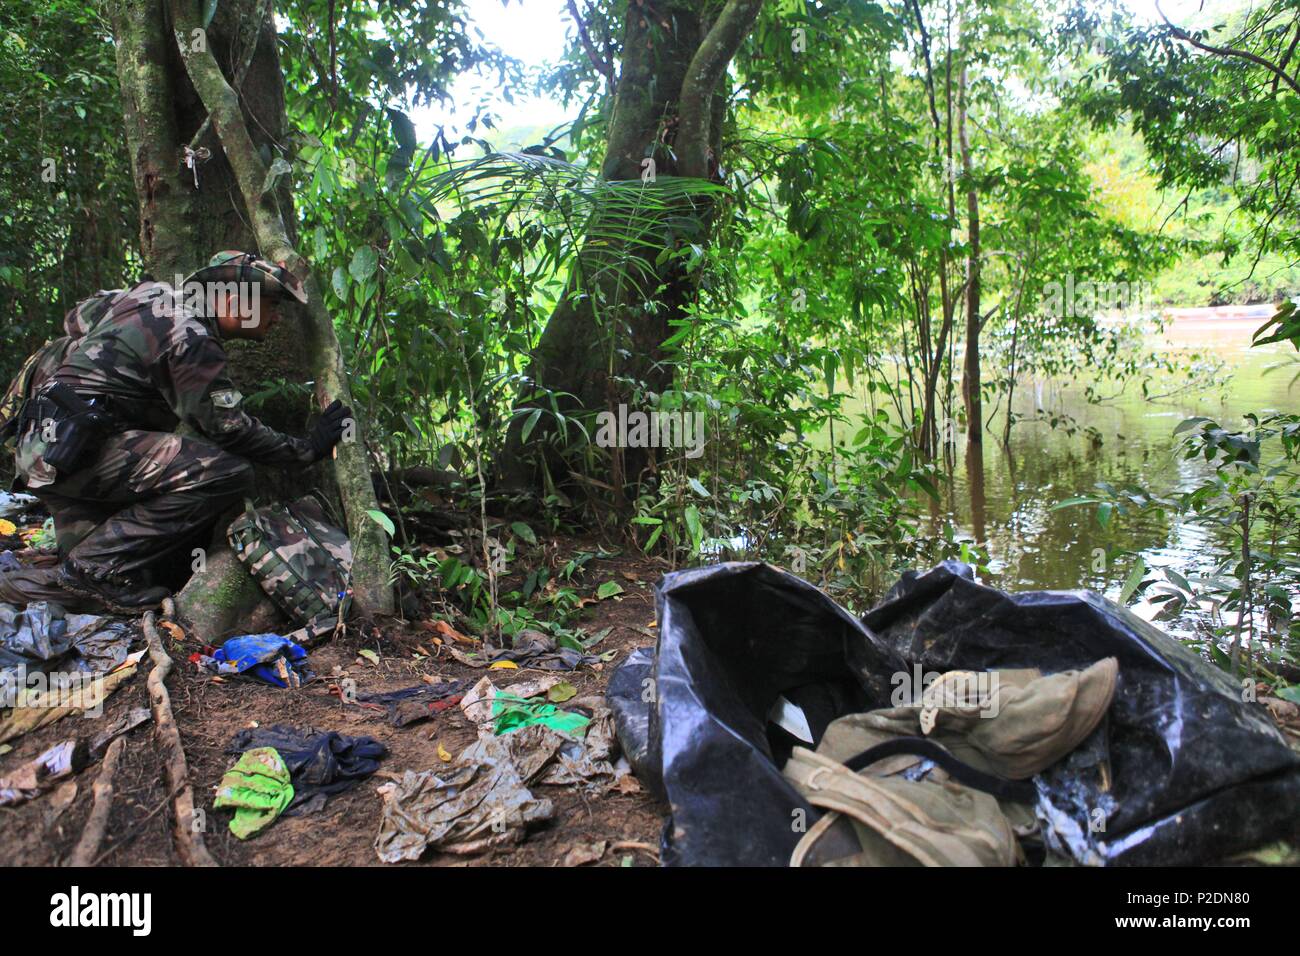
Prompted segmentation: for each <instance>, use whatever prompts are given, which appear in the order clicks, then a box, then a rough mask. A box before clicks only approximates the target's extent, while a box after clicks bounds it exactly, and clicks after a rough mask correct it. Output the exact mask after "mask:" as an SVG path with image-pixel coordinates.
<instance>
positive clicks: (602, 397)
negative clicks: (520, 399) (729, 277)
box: [497, 0, 762, 491]
mask: <svg viewBox="0 0 1300 956" xmlns="http://www.w3.org/2000/svg"><path fill="white" fill-rule="evenodd" d="M761 6H762V0H726V2H724V3H717V2H713V3H699V2H686V0H645V2H644V3H639V4H629V5H628V13H627V16H626V19H625V21H624V27H623V38H622V66H621V71H620V74H619V77H618V82H617V84H616V86H615V92H614V108H613V116H612V118H611V120H610V125H609V131H608V134H607V147H606V152H605V160H604V163H603V165H602V168H601V175H602V177H603V178H604V179H606V180H610V181H627V180H631V181H635V180H637V179H638V178H641V177H642V176H643V173H644V171H645V166H644V165H643V164H644V162H645V160H646V159H647V158H650V159H652V160H653V161H654V166H653V169H654V174H655V177H656V178H658V177H660V176H687V177H693V178H698V179H709V178H714V176H715V174H716V169H717V163H718V156H719V153H720V151H721V139H722V123H723V119H724V113H725V100H726V97H725V95H724V90H723V88H722V87H723V83H722V81H723V79H724V77H725V76H726V71H727V67H728V65H729V64H730V63H731V60H732V58H733V57H734V56H735V55H736V52H737V51H738V50H739V48H740V45H741V43H743V42H744V40H745V37H746V36H748V34H749V31H750V30H751V29H752V27H753V25H754V21H755V19H756V18H757V16H758V11H759V9H760V7H761ZM709 218H710V217H709V215H708V213H707V211H706V212H704V214H703V215H700V216H699V217H698V218H697V226H698V231H697V234H696V235H694V236H691V237H689V240H690V241H698V242H702V241H704V238H705V235H706V234H707V231H708V227H709ZM601 231H602V232H603V231H605V230H601ZM681 238H685V237H681ZM595 245H596V246H597V247H598V251H593V250H591V249H588V250H586V251H584V252H583V253H582V254H581V256H580V258H581V259H583V260H585V262H582V263H580V267H579V268H578V269H576V270H575V275H576V276H578V277H579V278H578V279H575V280H573V281H571V283H570V288H569V290H567V291H568V292H569V293H574V292H581V293H583V294H580V295H574V294H569V295H566V296H565V297H564V299H563V300H562V301H561V303H560V305H559V306H558V307H557V308H556V309H555V311H554V312H553V313H552V314H551V317H550V319H549V321H548V322H547V325H546V328H545V330H544V331H543V333H542V336H541V339H540V340H539V342H538V345H537V347H536V348H535V349H534V351H533V354H532V356H531V362H530V368H529V377H530V379H531V380H532V381H533V382H534V383H536V385H537V386H539V387H541V388H545V389H549V390H551V391H556V392H567V393H569V394H571V395H572V396H574V397H575V400H569V401H568V402H567V408H569V409H572V408H574V407H581V408H584V409H587V410H589V411H591V410H599V409H606V408H609V409H613V408H614V407H615V406H616V405H617V404H618V403H619V402H626V401H628V399H629V395H628V389H627V388H626V387H625V386H624V385H622V384H620V382H621V381H623V382H625V381H634V382H640V383H643V385H644V387H645V388H646V389H647V390H648V391H652V392H662V391H664V390H665V389H666V388H668V387H670V386H671V384H672V371H671V368H670V367H669V366H668V365H667V364H666V363H665V362H664V358H665V354H664V350H663V343H664V342H665V341H666V340H667V339H668V338H669V335H670V329H671V328H672V326H671V323H672V321H673V320H674V319H679V318H681V317H682V316H683V314H684V310H685V308H686V307H687V305H688V304H689V302H690V300H691V298H692V296H693V294H694V283H693V281H692V280H691V279H690V277H688V276H687V275H686V273H685V271H684V270H682V269H681V268H680V267H678V266H677V265H675V264H674V262H675V260H672V261H669V262H668V263H665V264H663V265H660V266H657V267H656V272H657V273H658V274H657V275H655V276H653V277H652V278H651V279H650V280H648V281H646V282H644V283H642V287H643V289H644V288H646V287H648V288H649V289H650V291H651V292H652V294H653V296H654V301H653V303H652V306H651V307H650V308H647V307H646V304H645V303H644V301H642V297H641V296H640V295H638V294H636V292H635V291H634V290H633V289H629V288H628V287H627V283H625V282H623V281H621V279H620V277H619V274H618V270H610V269H601V268H598V267H599V266H600V265H601V264H602V263H608V262H609V261H610V257H611V256H613V257H617V256H619V255H620V254H622V252H623V250H611V249H610V248H609V247H608V243H607V242H600V243H596V244H595ZM638 258H639V259H641V260H642V262H644V260H645V259H646V258H647V257H646V256H645V255H644V254H642V255H640V256H639V257H638ZM648 258H649V259H650V260H651V261H653V259H654V257H653V256H650V257H648ZM597 274H599V275H601V276H602V278H600V279H597V280H596V281H594V282H592V283H590V284H589V285H588V286H587V287H586V288H581V289H578V288H575V286H574V282H576V281H581V276H583V275H597ZM656 286H657V291H655V290H656ZM525 404H529V403H527V402H526V403H525ZM562 407H566V405H565V404H564V403H562ZM524 421H525V417H524V416H517V417H516V418H515V420H514V422H513V423H512V426H511V428H510V430H509V432H508V434H507V440H506V447H505V449H504V451H503V452H502V455H501V458H500V460H499V461H498V463H497V465H498V469H497V470H498V474H499V476H500V478H501V479H502V481H503V483H504V484H506V485H509V486H514V487H524V486H528V485H530V484H533V483H535V482H536V479H537V477H538V476H537V473H536V471H535V470H534V469H533V467H532V466H531V464H530V462H529V460H528V458H527V452H526V449H525V447H524V441H523V437H522V428H523V423H524ZM547 435H548V430H547V429H546V428H545V426H544V425H542V424H539V426H538V427H537V428H536V429H534V430H533V432H532V433H531V435H530V439H531V440H532V441H534V442H538V441H541V440H543V439H544V438H545V437H546V436H547ZM642 452H644V450H638V449H626V450H624V454H623V455H619V454H617V453H616V454H615V455H614V456H613V459H614V460H613V462H612V465H611V468H612V472H613V473H612V474H611V475H610V483H611V484H612V485H614V487H615V488H616V490H618V491H621V490H622V486H623V484H624V482H625V479H626V481H629V482H632V481H635V480H636V478H637V476H638V474H639V473H640V471H641V469H642V467H643V465H644V461H643V458H644V455H643V454H642Z"/></svg>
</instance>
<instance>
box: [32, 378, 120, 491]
mask: <svg viewBox="0 0 1300 956" xmlns="http://www.w3.org/2000/svg"><path fill="white" fill-rule="evenodd" d="M39 398H41V399H45V400H47V401H49V402H51V403H52V404H53V405H54V410H53V411H54V414H53V415H52V419H53V426H54V436H53V439H54V440H53V441H52V442H51V443H50V445H49V448H48V449H47V450H46V452H45V455H44V458H45V463H46V464H47V465H49V466H50V467H52V468H54V469H56V470H57V471H58V472H59V473H60V474H62V475H70V474H72V473H73V472H75V471H76V470H77V469H78V468H80V467H81V466H82V465H83V464H85V460H86V456H87V452H89V451H90V450H91V449H93V448H96V447H98V446H99V444H100V442H101V441H102V440H103V438H104V436H105V435H107V434H109V433H110V432H111V431H112V430H113V418H112V416H111V415H109V414H108V413H107V412H105V411H104V410H103V409H100V408H96V407H95V406H94V405H92V404H91V403H90V402H88V401H86V400H85V399H84V398H82V397H81V396H80V395H78V394H77V393H76V392H74V391H73V390H72V389H71V388H70V387H68V386H67V385H64V384H63V383H62V382H51V383H50V384H48V385H46V386H45V387H43V388H42V389H41V390H40V392H39Z"/></svg>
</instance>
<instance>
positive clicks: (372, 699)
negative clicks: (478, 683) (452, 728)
mask: <svg viewBox="0 0 1300 956" xmlns="http://www.w3.org/2000/svg"><path fill="white" fill-rule="evenodd" d="M464 687H465V685H464V682H463V681H458V680H453V681H443V682H442V683H440V684H417V685H415V686H414V687H403V688H402V689H401V690H390V691H387V692H385V693H382V694H357V700H358V701H360V702H362V703H366V704H382V705H383V706H384V708H385V709H386V710H387V712H388V722H389V723H390V724H392V725H393V726H394V727H405V726H407V725H408V724H413V723H415V722H416V721H418V720H424V719H425V718H426V717H432V716H433V715H434V714H436V713H437V712H438V709H439V708H435V705H436V704H438V703H440V702H442V701H446V700H448V699H449V698H452V697H456V696H457V695H458V694H460V693H461V692H462V691H463V690H464ZM441 709H445V708H441Z"/></svg>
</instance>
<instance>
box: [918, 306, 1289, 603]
mask: <svg viewBox="0 0 1300 956" xmlns="http://www.w3.org/2000/svg"><path fill="white" fill-rule="evenodd" d="M1256 311H1257V312H1258V314H1256V313H1255V312H1244V310H1242V309H1232V308H1226V309H1195V310H1190V309H1189V310H1177V311H1176V312H1175V313H1174V318H1173V320H1172V322H1171V323H1170V324H1169V325H1168V326H1167V328H1166V329H1165V330H1164V332H1163V333H1161V332H1152V333H1151V334H1150V335H1149V337H1148V343H1149V344H1151V345H1154V346H1156V347H1157V348H1159V349H1167V350H1169V351H1171V352H1174V353H1178V354H1180V355H1183V356H1190V355H1191V354H1192V353H1195V352H1200V353H1201V354H1203V355H1213V356H1217V357H1218V358H1220V359H1222V361H1223V362H1224V368H1223V372H1222V373H1221V374H1220V375H1218V376H1216V377H1215V384H1214V386H1213V387H1212V388H1209V389H1206V390H1201V391H1197V392H1191V393H1182V394H1175V395H1173V396H1171V397H1167V398H1163V399H1157V400H1148V399H1146V398H1144V397H1143V396H1142V394H1141V391H1140V389H1139V388H1137V387H1129V388H1124V389H1120V388H1116V387H1114V386H1110V387H1109V388H1108V390H1109V391H1110V392H1117V393H1119V394H1118V395H1116V396H1115V397H1114V398H1112V399H1111V400H1109V401H1106V402H1104V403H1102V404H1091V403H1089V402H1088V401H1086V400H1085V398H1084V394H1083V386H1084V385H1085V382H1083V381H1073V382H1063V381H1037V382H1028V383H1025V382H1022V383H1021V384H1020V385H1019V386H1018V387H1019V389H1020V392H1019V394H1018V396H1017V400H1016V411H1017V413H1018V414H1019V415H1020V416H1022V420H1021V421H1019V422H1018V423H1017V424H1016V426H1015V427H1014V428H1013V429H1012V433H1011V442H1010V451H1009V452H1008V451H1007V450H1005V449H1004V448H1003V447H1002V444H1001V442H1000V441H999V440H998V437H1000V433H1001V425H1000V424H997V423H995V430H996V432H997V435H998V437H995V436H994V434H990V433H986V438H985V443H984V480H983V483H982V488H981V483H980V482H979V481H978V480H974V481H973V480H972V475H971V470H970V469H969V468H968V467H967V463H966V462H964V461H960V460H959V461H958V467H957V469H956V474H955V476H954V480H953V481H952V482H951V483H950V484H949V485H947V486H946V487H945V488H944V489H943V503H942V505H941V506H940V508H939V509H938V511H939V515H938V517H941V518H942V517H948V518H950V519H951V520H952V521H953V522H954V524H955V525H956V527H957V528H958V529H959V534H960V536H961V537H964V538H967V539H971V540H975V541H978V542H980V543H981V545H982V546H983V547H984V548H985V549H986V551H987V553H988V556H989V562H988V567H989V571H990V572H991V574H990V575H987V576H986V577H989V578H990V580H989V583H991V584H995V585H997V586H999V587H1002V588H1005V589H1007V590H1033V589H1039V588H1078V587H1086V588H1092V589H1095V590H1098V591H1101V592H1103V593H1106V594H1108V595H1109V596H1111V597H1114V596H1115V595H1116V594H1118V592H1119V590H1120V588H1121V586H1122V583H1123V581H1124V579H1125V578H1126V577H1127V576H1128V574H1129V572H1130V570H1131V569H1132V567H1133V564H1134V560H1135V559H1134V558H1133V557H1125V558H1121V559H1119V560H1117V561H1115V562H1113V563H1112V562H1107V561H1105V560H1102V559H1099V557H1098V555H1099V553H1101V554H1104V553H1108V552H1113V551H1114V550H1115V549H1120V550H1123V551H1126V552H1132V553H1136V554H1140V555H1142V557H1143V558H1144V560H1145V561H1146V563H1147V565H1148V567H1156V568H1159V567H1172V568H1174V569H1175V570H1178V571H1179V572H1181V573H1183V574H1198V573H1205V572H1208V571H1209V570H1211V568H1212V566H1213V560H1212V557H1213V555H1212V552H1214V553H1216V554H1217V553H1222V551H1221V548H1210V547H1207V545H1209V544H1212V543H1214V542H1211V541H1210V540H1209V538H1208V536H1209V535H1211V534H1218V533H1221V532H1218V531H1213V530H1207V529H1206V528H1204V527H1201V526H1198V525H1197V524H1194V523H1191V522H1188V521H1183V520H1179V519H1177V518H1169V517H1163V516H1157V515H1155V514H1154V513H1143V514H1138V515H1125V516H1123V517H1119V516H1117V517H1115V518H1113V519H1112V521H1111V523H1110V525H1109V526H1108V527H1102V526H1101V524H1100V523H1099V522H1098V521H1097V517H1096V508H1095V506H1087V505H1085V506H1079V507H1070V508H1063V509H1059V510H1053V505H1056V504H1057V503H1059V502H1061V501H1063V500H1065V499H1067V498H1071V497H1074V496H1077V495H1085V494H1090V493H1092V492H1093V491H1094V490H1095V486H1096V484H1097V482H1099V481H1106V482H1110V483H1111V484H1113V485H1115V486H1117V487H1121V486H1124V485H1138V486H1141V487H1144V488H1146V489H1148V490H1149V491H1151V492H1153V493H1155V494H1168V493H1170V492H1173V491H1178V490H1187V489H1190V488H1191V487H1192V486H1194V485H1195V484H1196V483H1197V481H1198V479H1200V478H1201V477H1203V476H1204V475H1206V474H1208V473H1209V471H1210V469H1209V467H1208V465H1207V464H1206V463H1205V462H1204V461H1203V460H1200V459H1197V460H1194V461H1186V460H1184V459H1183V458H1182V456H1181V455H1180V454H1179V453H1178V446H1179V441H1178V438H1176V437H1175V436H1174V434H1173V431H1174V428H1175V427H1176V426H1177V425H1178V424H1179V422H1181V421H1183V420H1184V419H1186V418H1190V417H1192V416H1197V415H1203V416H1206V417H1209V418H1213V419H1215V420H1217V421H1218V422H1219V423H1220V424H1221V425H1223V426H1225V427H1228V428H1236V427H1239V426H1240V425H1241V424H1242V415H1244V414H1245V413H1247V412H1254V413H1256V414H1260V415H1263V414H1267V413H1269V412H1294V411H1296V410H1297V408H1300V401H1297V400H1298V399H1300V383H1297V384H1296V385H1295V386H1294V387H1292V386H1291V379H1292V378H1293V377H1294V376H1295V375H1296V373H1297V372H1300V365H1294V366H1291V367H1290V368H1288V369H1278V370H1277V371H1273V372H1269V373H1267V374H1266V369H1267V368H1268V366H1270V365H1274V364H1277V363H1279V362H1280V361H1283V360H1285V359H1287V358H1288V356H1289V355H1294V354H1295V351H1294V349H1292V347H1291V346H1290V345H1288V344H1282V345H1273V346H1264V347H1260V348H1251V347H1250V339H1251V336H1252V334H1253V333H1254V331H1255V330H1256V329H1257V328H1258V327H1259V326H1260V325H1261V324H1262V323H1263V321H1264V320H1265V319H1266V318H1267V317H1268V315H1270V314H1271V313H1272V310H1271V309H1269V308H1267V307H1265V308H1264V309H1263V310H1262V311H1261V310H1256ZM1243 312H1244V314H1243ZM1180 384H1182V383H1180V382H1178V381H1173V380H1170V379H1169V378H1168V377H1167V378H1165V379H1163V380H1161V381H1159V382H1157V383H1156V387H1153V388H1152V392H1153V393H1162V392H1168V391H1176V390H1177V388H1178V386H1179V385H1180ZM1038 409H1042V410H1043V411H1046V412H1048V413H1066V414H1068V415H1070V416H1073V418H1074V419H1075V422H1076V423H1077V425H1078V426H1079V428H1078V430H1077V431H1076V432H1075V433H1074V434H1072V435H1071V434H1067V433H1066V431H1065V430H1064V429H1061V428H1056V429H1054V428H1052V427H1051V426H1050V425H1048V424H1046V423H1040V422H1028V421H1023V417H1028V416H1033V415H1034V414H1035V412H1036V411H1037V410H1038ZM1087 426H1091V427H1092V428H1094V429H1096V433H1097V436H1098V437H1099V438H1100V444H1098V443H1097V442H1096V441H1095V439H1094V438H1093V437H1091V436H1090V435H1089V434H1087V433H1086V427H1087ZM964 457H965V456H964V455H962V454H960V453H959V454H958V458H959V459H962V458H964ZM976 477H977V476H976ZM1220 543H1221V544H1225V545H1226V543H1227V539H1226V538H1224V539H1223V540H1222V542H1220Z"/></svg>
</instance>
